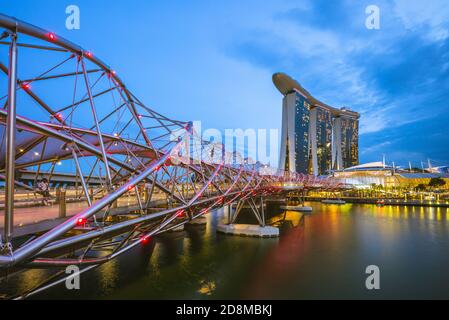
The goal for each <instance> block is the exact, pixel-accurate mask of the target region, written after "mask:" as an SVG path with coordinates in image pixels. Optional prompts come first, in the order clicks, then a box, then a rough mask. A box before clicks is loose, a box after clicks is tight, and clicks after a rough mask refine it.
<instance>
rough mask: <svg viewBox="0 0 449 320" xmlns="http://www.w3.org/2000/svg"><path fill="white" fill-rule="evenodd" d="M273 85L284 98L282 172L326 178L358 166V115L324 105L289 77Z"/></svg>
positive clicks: (283, 76)
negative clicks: (331, 172) (339, 171)
mask: <svg viewBox="0 0 449 320" xmlns="http://www.w3.org/2000/svg"><path fill="white" fill-rule="evenodd" d="M273 82H274V84H275V86H276V88H277V89H278V90H279V91H280V92H281V93H282V94H283V96H284V99H283V105H282V144H281V156H280V163H279V167H280V168H281V169H284V170H286V171H290V172H298V173H305V174H314V175H323V174H327V173H329V172H330V171H333V170H341V169H343V168H346V167H351V166H354V165H357V164H358V162H359V155H358V139H359V137H358V131H359V128H358V127H359V117H360V116H359V114H358V113H357V112H354V111H351V110H347V109H346V108H342V109H336V108H333V107H331V106H328V105H326V104H324V103H322V102H321V101H319V100H317V99H315V98H314V97H313V96H312V95H311V94H310V93H309V92H307V91H306V90H305V89H304V88H303V87H301V85H300V84H299V83H298V82H297V81H295V80H294V79H292V78H290V77H289V76H287V75H286V74H283V73H276V74H274V75H273Z"/></svg>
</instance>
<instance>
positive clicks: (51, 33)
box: [47, 32, 56, 41]
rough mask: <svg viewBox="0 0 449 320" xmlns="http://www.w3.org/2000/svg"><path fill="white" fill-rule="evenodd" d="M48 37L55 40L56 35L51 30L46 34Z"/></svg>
mask: <svg viewBox="0 0 449 320" xmlns="http://www.w3.org/2000/svg"><path fill="white" fill-rule="evenodd" d="M47 37H48V39H50V41H55V40H56V35H55V34H54V33H53V32H50V33H49V34H48V35H47Z"/></svg>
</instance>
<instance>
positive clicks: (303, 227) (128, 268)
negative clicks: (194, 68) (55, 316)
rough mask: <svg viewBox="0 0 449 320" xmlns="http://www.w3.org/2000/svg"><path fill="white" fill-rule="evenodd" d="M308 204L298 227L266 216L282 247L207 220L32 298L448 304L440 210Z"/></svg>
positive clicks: (32, 276)
mask: <svg viewBox="0 0 449 320" xmlns="http://www.w3.org/2000/svg"><path fill="white" fill-rule="evenodd" d="M312 206H313V209H314V211H313V213H312V214H309V215H306V216H305V217H304V219H301V216H300V214H299V213H295V212H287V213H286V214H285V221H284V222H283V223H281V222H279V220H280V219H282V218H283V216H284V214H281V215H277V216H275V217H273V218H272V219H271V220H270V221H271V222H276V221H277V223H276V224H277V225H279V226H280V228H281V237H280V238H279V239H254V238H242V237H231V236H225V235H220V234H217V233H216V232H215V228H216V225H217V223H218V221H220V220H221V219H222V218H223V213H222V212H219V213H212V214H210V215H208V224H207V226H203V227H198V226H195V227H190V228H188V229H186V230H185V231H184V232H178V233H167V234H164V235H162V236H160V237H158V238H157V239H156V240H154V241H153V242H152V243H151V244H149V245H147V246H145V247H139V248H136V249H135V250H133V251H132V252H130V253H128V254H126V255H124V256H122V257H120V258H118V259H116V260H114V261H111V262H109V263H107V264H105V265H103V266H101V267H99V268H98V269H96V270H93V271H91V272H89V273H87V274H85V275H83V276H82V278H81V290H79V291H76V292H75V291H67V290H66V289H65V288H64V286H59V287H57V288H54V289H51V290H49V291H47V292H45V293H43V294H41V295H39V296H38V297H37V298H67V299H76V298H112V299H156V298H157V299H169V298H176V299H210V298H218V299H219V298H225V299H232V298H236V299H238V298H262V299H265V298H274V299H278V298H287V299H309V298H324V299H327V298H337V299H344V298H373V299H377V298H449V274H448V273H447V272H446V271H447V270H449V225H448V223H447V221H448V219H449V213H448V212H447V209H445V208H422V207H399V206H385V207H377V206H374V205H352V204H346V205H343V206H338V205H321V204H318V203H314V204H312ZM370 264H375V265H378V266H379V267H380V270H381V290H380V291H376V292H373V291H368V290H366V289H365V286H364V284H365V279H366V275H365V268H366V266H368V265H370ZM42 272H43V271H38V270H34V271H32V272H31V273H28V274H27V275H26V278H24V279H23V280H24V281H27V282H28V281H32V282H37V281H38V280H39V279H40V278H41V277H42V276H43V275H42ZM24 276H25V275H24ZM22 283H25V282H22Z"/></svg>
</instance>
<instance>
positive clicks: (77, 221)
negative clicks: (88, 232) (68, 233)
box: [76, 218, 87, 226]
mask: <svg viewBox="0 0 449 320" xmlns="http://www.w3.org/2000/svg"><path fill="white" fill-rule="evenodd" d="M86 222H87V219H86V218H79V219H78V220H76V224H77V225H79V226H84V225H85V224H86Z"/></svg>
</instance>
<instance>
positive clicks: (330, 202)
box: [321, 199, 346, 204]
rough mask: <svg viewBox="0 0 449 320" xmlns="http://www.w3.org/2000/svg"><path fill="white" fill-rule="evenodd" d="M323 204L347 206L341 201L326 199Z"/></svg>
mask: <svg viewBox="0 0 449 320" xmlns="http://www.w3.org/2000/svg"><path fill="white" fill-rule="evenodd" d="M321 203H324V204H346V201H344V200H340V199H326V200H322V201H321Z"/></svg>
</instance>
